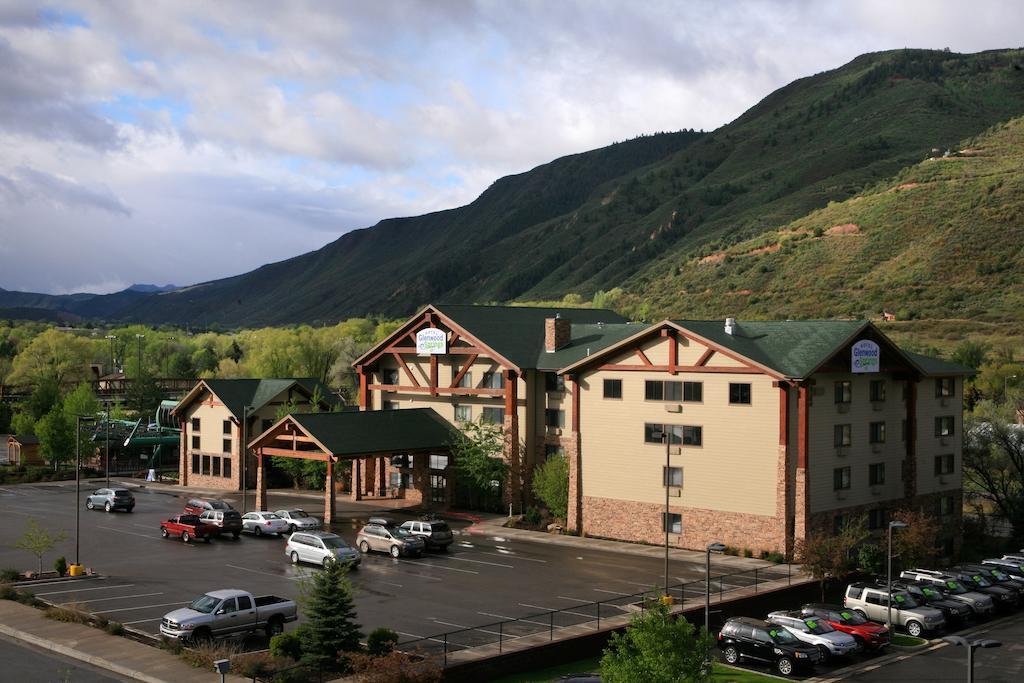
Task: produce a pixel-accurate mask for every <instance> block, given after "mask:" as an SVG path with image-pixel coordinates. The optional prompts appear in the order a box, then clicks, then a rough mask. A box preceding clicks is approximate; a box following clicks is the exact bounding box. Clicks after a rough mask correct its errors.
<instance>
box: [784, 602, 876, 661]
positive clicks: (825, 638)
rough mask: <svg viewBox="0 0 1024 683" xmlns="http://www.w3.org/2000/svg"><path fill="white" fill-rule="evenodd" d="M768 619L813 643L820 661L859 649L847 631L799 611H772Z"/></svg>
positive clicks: (810, 643) (802, 639)
mask: <svg viewBox="0 0 1024 683" xmlns="http://www.w3.org/2000/svg"><path fill="white" fill-rule="evenodd" d="M768 621H769V622H771V623H773V624H775V625H776V626H782V627H783V628H785V629H786V630H787V631H789V632H790V633H792V634H793V635H794V636H796V638H797V640H800V641H803V642H805V643H807V644H808V645H814V646H815V647H817V648H818V652H820V653H821V662H822V663H825V662H826V661H828V659H829V658H830V657H844V656H846V655H852V654H854V653H855V652H857V651H859V650H860V646H859V645H858V644H857V641H856V640H855V639H854V637H853V636H851V635H850V634H849V633H843V632H842V631H837V630H836V629H834V628H832V626H831V625H830V624H829V623H828V622H826V621H823V620H820V619H818V618H817V617H814V616H804V615H802V614H801V613H800V612H786V611H781V612H772V613H770V614H769V615H768Z"/></svg>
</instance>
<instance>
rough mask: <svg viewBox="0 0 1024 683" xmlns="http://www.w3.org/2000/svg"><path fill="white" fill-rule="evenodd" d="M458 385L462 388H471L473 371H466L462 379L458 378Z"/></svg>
mask: <svg viewBox="0 0 1024 683" xmlns="http://www.w3.org/2000/svg"><path fill="white" fill-rule="evenodd" d="M458 386H460V387H462V388H463V389H472V388H473V373H472V372H467V373H466V374H465V375H463V376H462V379H460V380H459V384H458Z"/></svg>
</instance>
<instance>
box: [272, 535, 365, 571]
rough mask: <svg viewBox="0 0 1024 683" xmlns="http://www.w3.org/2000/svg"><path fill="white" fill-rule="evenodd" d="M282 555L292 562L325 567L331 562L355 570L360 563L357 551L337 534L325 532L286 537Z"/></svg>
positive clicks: (360, 559)
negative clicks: (345, 565)
mask: <svg viewBox="0 0 1024 683" xmlns="http://www.w3.org/2000/svg"><path fill="white" fill-rule="evenodd" d="M284 554H285V555H287V556H288V558H289V559H290V560H291V561H292V564H298V563H299V562H310V563H312V564H319V565H322V566H327V565H328V564H330V563H331V562H342V563H344V564H347V565H348V566H349V567H350V568H352V569H355V568H356V567H358V566H359V563H360V562H362V560H363V557H362V555H360V554H359V551H358V550H356V549H355V548H353V547H352V546H350V545H349V544H348V543H346V542H345V539H344V538H342V537H341V536H339V535H337V534H332V533H328V532H326V531H296V532H295V533H294V534H292V535H291V536H289V537H288V543H287V544H286V545H285V547H284Z"/></svg>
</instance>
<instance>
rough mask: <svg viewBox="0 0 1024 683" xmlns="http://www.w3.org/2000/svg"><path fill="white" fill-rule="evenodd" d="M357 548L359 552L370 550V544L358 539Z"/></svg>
mask: <svg viewBox="0 0 1024 683" xmlns="http://www.w3.org/2000/svg"><path fill="white" fill-rule="evenodd" d="M359 550H360V552H363V553H368V552H370V544H369V543H367V542H366V541H359Z"/></svg>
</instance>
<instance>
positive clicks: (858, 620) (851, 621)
mask: <svg viewBox="0 0 1024 683" xmlns="http://www.w3.org/2000/svg"><path fill="white" fill-rule="evenodd" d="M839 622H840V623H842V624H848V625H849V626H860V625H861V624H866V623H868V620H867V619H865V618H864V617H862V616H861V615H859V614H858V613H856V612H849V611H847V610H843V611H842V612H839Z"/></svg>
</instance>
